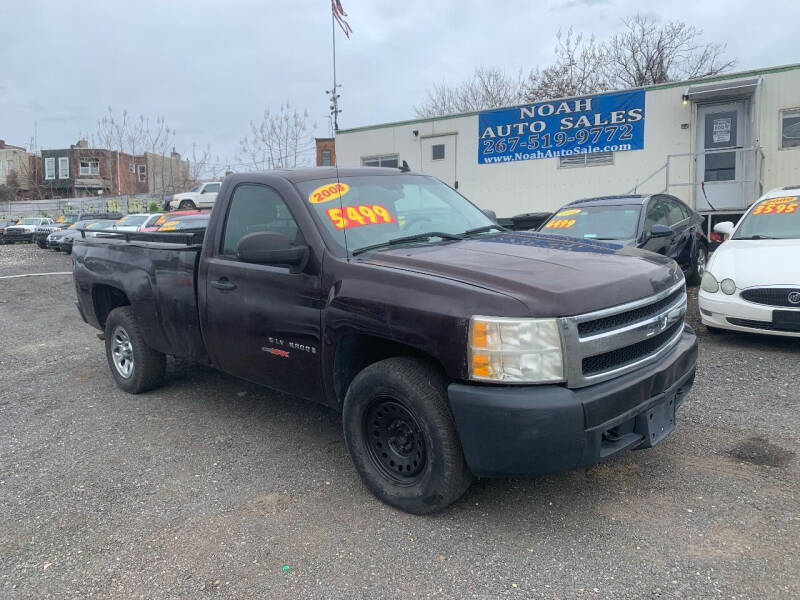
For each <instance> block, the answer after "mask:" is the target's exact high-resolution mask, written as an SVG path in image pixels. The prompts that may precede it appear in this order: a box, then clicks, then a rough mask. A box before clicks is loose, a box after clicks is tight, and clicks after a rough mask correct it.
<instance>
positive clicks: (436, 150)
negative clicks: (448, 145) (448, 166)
mask: <svg viewBox="0 0 800 600" xmlns="http://www.w3.org/2000/svg"><path fill="white" fill-rule="evenodd" d="M431 159H432V160H444V144H434V145H433V146H431Z"/></svg>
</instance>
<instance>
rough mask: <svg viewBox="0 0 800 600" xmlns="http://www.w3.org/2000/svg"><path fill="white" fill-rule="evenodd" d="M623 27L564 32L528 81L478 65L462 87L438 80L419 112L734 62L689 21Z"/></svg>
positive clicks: (634, 21)
mask: <svg viewBox="0 0 800 600" xmlns="http://www.w3.org/2000/svg"><path fill="white" fill-rule="evenodd" d="M622 25H623V29H622V31H621V32H619V33H617V34H615V35H613V36H612V37H611V38H609V39H608V40H607V41H605V42H598V41H597V40H596V39H595V37H594V35H591V36H589V37H586V36H584V35H582V34H576V33H575V32H574V30H573V29H572V28H570V29H568V30H567V32H566V34H564V33H562V32H561V31H559V32H558V34H557V36H556V40H557V41H556V46H555V56H554V60H553V62H552V64H550V65H549V66H547V67H544V68H536V69H533V70H532V71H531V72H530V73H529V74H528V76H527V77H525V78H522V77H521V75H520V76H517V77H513V76H509V75H507V74H506V73H505V72H504V71H503V70H502V69H499V68H497V67H486V66H482V67H478V68H477V69H475V72H474V73H473V75H472V77H470V78H469V79H467V80H466V81H463V82H461V83H460V84H457V85H448V84H444V83H437V84H434V86H433V89H432V90H430V91H429V92H428V97H427V99H426V100H425V102H423V103H422V104H421V105H419V106H415V107H414V112H415V113H416V115H417V117H421V118H424V117H435V116H441V115H446V114H454V113H464V112H472V111H477V110H485V109H490V108H497V107H501V106H512V105H515V104H521V103H523V102H536V101H540V100H546V99H552V98H563V97H565V96H583V95H588V94H593V93H597V92H602V91H605V90H609V89H621V88H629V87H640V86H643V85H649V84H653V83H664V82H667V81H678V80H681V79H696V78H699V77H708V76H711V75H717V74H719V73H723V72H725V71H727V70H729V69H730V68H731V67H733V66H734V65H735V64H736V61H735V60H728V59H726V58H725V57H724V52H725V45H724V44H716V43H713V42H701V41H699V40H700V39H701V37H702V35H703V32H702V31H701V30H700V29H698V28H697V27H694V26H692V25H687V24H686V23H682V22H680V21H673V22H669V23H659V22H658V21H657V20H656V18H655V17H652V16H649V15H643V14H641V13H636V14H635V15H633V16H631V17H628V18H626V19H623V21H622Z"/></svg>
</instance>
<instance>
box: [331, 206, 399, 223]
mask: <svg viewBox="0 0 800 600" xmlns="http://www.w3.org/2000/svg"><path fill="white" fill-rule="evenodd" d="M325 214H327V215H328V218H329V219H330V220H331V223H333V226H334V227H336V229H350V228H351V227H361V226H362V225H383V224H384V223H394V222H395V218H394V217H393V216H392V213H390V212H389V211H388V210H386V207H385V206H381V205H380V204H360V205H357V206H345V207H343V208H329V209H328V210H326V211H325Z"/></svg>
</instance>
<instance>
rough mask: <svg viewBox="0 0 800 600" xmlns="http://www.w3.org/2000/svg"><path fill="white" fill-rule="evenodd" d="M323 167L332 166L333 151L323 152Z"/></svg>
mask: <svg viewBox="0 0 800 600" xmlns="http://www.w3.org/2000/svg"><path fill="white" fill-rule="evenodd" d="M322 166H323V167H330V166H331V151H330V150H323V151H322Z"/></svg>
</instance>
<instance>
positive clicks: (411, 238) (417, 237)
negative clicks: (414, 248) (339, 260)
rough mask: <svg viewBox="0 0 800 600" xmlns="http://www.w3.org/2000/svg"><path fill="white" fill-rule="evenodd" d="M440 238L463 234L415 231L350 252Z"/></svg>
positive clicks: (455, 238)
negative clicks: (411, 233)
mask: <svg viewBox="0 0 800 600" xmlns="http://www.w3.org/2000/svg"><path fill="white" fill-rule="evenodd" d="M437 237H438V238H442V239H443V240H463V239H464V238H463V236H461V235H458V234H455V233H445V232H444V231H428V232H427V233H416V234H414V235H406V236H403V237H399V238H393V239H391V240H387V241H385V242H380V243H379V244H372V245H370V246H364V247H363V248H357V249H356V250H353V252H352V253H351V254H352V255H353V256H356V255H357V254H361V253H362V252H366V251H367V250H377V249H378V248H385V247H387V246H395V245H397V244H405V243H406V242H421V241H426V240H429V239H431V238H437Z"/></svg>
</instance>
